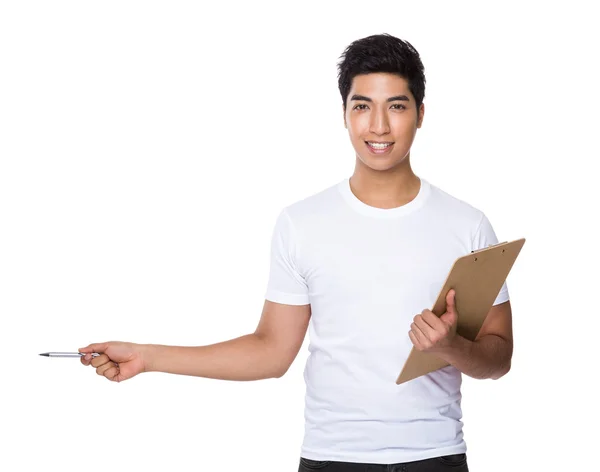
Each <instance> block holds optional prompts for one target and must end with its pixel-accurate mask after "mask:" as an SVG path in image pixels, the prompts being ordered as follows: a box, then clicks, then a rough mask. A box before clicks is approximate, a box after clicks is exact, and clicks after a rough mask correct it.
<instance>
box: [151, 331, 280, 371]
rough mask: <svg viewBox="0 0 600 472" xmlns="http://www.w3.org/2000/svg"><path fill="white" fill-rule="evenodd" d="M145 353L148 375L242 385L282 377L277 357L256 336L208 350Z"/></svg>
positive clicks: (171, 349)
mask: <svg viewBox="0 0 600 472" xmlns="http://www.w3.org/2000/svg"><path fill="white" fill-rule="evenodd" d="M143 351H144V353H143V357H144V363H145V365H146V372H166V373H170V374H180V375H192V376H196V377H206V378H211V379H221V380H239V381H242V380H260V379H268V378H274V377H280V376H281V373H280V369H279V368H278V367H279V366H278V362H277V361H278V359H277V356H276V355H275V353H274V352H273V350H272V349H271V348H270V345H269V344H268V343H267V342H266V341H265V340H264V339H263V338H261V337H259V336H258V335H256V334H247V335H245V336H240V337H239V338H235V339H230V340H228V341H223V342H220V343H216V344H211V345H207V346H163V345H159V344H145V345H144V349H143Z"/></svg>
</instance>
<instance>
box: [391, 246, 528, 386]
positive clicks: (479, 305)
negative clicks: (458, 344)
mask: <svg viewBox="0 0 600 472" xmlns="http://www.w3.org/2000/svg"><path fill="white" fill-rule="evenodd" d="M524 244H525V238H521V239H516V240H514V241H510V242H508V241H505V242H503V243H498V244H494V245H490V246H488V247H487V248H483V249H478V250H476V251H471V253H470V254H467V255H465V256H461V257H459V258H457V259H456V261H454V264H453V265H452V268H451V269H450V272H449V273H448V276H447V277H446V281H445V282H444V284H443V286H442V289H441V290H440V293H439V295H438V298H437V301H436V302H435V304H434V306H433V308H432V309H431V311H432V312H433V313H435V314H436V315H437V316H441V315H442V314H444V313H445V311H446V295H447V294H448V291H449V290H450V289H454V290H455V291H456V298H455V304H456V311H457V312H458V322H457V326H456V332H457V333H458V334H460V335H461V336H463V337H465V338H467V339H468V340H470V341H474V340H475V338H476V337H477V334H478V333H479V330H480V329H481V326H482V325H483V322H484V320H485V318H486V316H487V314H488V313H489V311H490V309H491V308H492V306H493V304H494V301H495V300H496V297H497V296H498V294H499V293H500V289H501V288H502V284H503V283H504V282H505V280H506V278H507V276H508V273H509V272H510V270H511V268H512V266H513V264H514V263H515V260H516V259H517V256H518V255H519V252H521V248H522V247H523V245H524ZM448 365H450V364H448V363H447V362H446V361H444V360H442V359H440V358H439V357H436V356H434V355H433V354H431V353H429V352H423V351H419V350H417V349H416V348H415V347H414V346H413V348H412V350H411V352H410V354H409V355H408V358H407V359H406V361H405V363H404V367H403V368H402V371H401V372H400V375H399V376H398V379H397V380H396V384H398V385H399V384H401V383H404V382H407V381H409V380H412V379H415V378H417V377H420V376H422V375H425V374H428V373H430V372H433V371H435V370H438V369H441V368H442V367H446V366H448Z"/></svg>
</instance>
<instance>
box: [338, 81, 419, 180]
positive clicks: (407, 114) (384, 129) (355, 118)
mask: <svg viewBox="0 0 600 472" xmlns="http://www.w3.org/2000/svg"><path fill="white" fill-rule="evenodd" d="M389 99H392V100H390V101H388V100H389ZM424 113H425V107H424V105H423V104H421V112H420V114H419V119H418V121H417V107H416V103H415V99H414V97H413V95H412V94H411V93H410V90H409V89H408V82H407V81H406V79H404V78H402V77H399V76H397V75H395V74H387V73H379V72H378V73H371V74H362V75H357V76H356V77H354V79H353V81H352V87H351V88H350V93H349V94H348V99H347V104H346V110H345V112H344V126H345V127H346V128H347V129H348V134H349V135H350V140H351V142H352V146H353V147H354V150H355V151H356V156H357V158H358V159H360V160H361V161H362V163H363V164H364V165H366V166H367V167H370V168H371V169H373V170H379V171H383V170H388V169H392V168H394V167H396V166H397V165H398V164H400V163H401V162H402V161H403V160H404V159H405V158H406V156H407V155H408V154H409V152H410V147H411V146H412V143H413V140H414V139H415V135H416V133H417V128H420V127H421V123H422V121H423V115H424ZM373 142H374V143H375V144H373V146H371V145H370V144H368V143H373ZM377 143H393V144H390V145H389V146H387V147H385V148H382V147H381V145H380V146H379V147H376V146H377Z"/></svg>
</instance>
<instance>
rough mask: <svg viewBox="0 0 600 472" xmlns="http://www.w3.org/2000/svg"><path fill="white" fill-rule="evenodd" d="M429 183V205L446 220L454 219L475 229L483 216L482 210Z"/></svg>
mask: <svg viewBox="0 0 600 472" xmlns="http://www.w3.org/2000/svg"><path fill="white" fill-rule="evenodd" d="M429 185H430V195H429V200H430V202H429V207H430V208H431V209H432V211H434V212H436V213H437V214H438V215H439V217H440V218H442V219H444V220H446V221H450V220H451V221H454V222H457V223H459V224H460V225H461V226H467V227H470V228H473V229H476V228H477V227H478V226H479V225H480V224H481V222H482V220H483V218H484V217H485V214H484V212H483V211H482V210H481V209H479V208H477V207H476V206H474V205H473V204H471V203H469V202H467V201H465V200H463V199H460V198H458V197H456V196H454V195H452V194H450V193H449V192H447V191H445V190H443V189H442V188H440V187H438V186H437V185H434V184H432V183H430V184H429Z"/></svg>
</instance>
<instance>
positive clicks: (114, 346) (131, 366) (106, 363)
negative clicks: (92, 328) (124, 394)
mask: <svg viewBox="0 0 600 472" xmlns="http://www.w3.org/2000/svg"><path fill="white" fill-rule="evenodd" d="M79 352H83V353H86V354H85V356H81V359H80V360H81V363H82V364H83V365H90V364H91V365H92V367H95V368H96V373H97V374H98V375H103V376H104V377H106V378H107V379H108V380H112V381H113V382H121V381H123V380H127V379H130V378H131V377H134V376H136V375H137V374H139V373H141V372H145V370H146V365H145V363H144V357H143V345H141V344H135V343H124V342H120V341H110V342H105V343H96V344H90V345H88V346H86V347H82V348H80V349H79ZM92 352H97V353H99V354H100V355H99V356H98V357H92V354H91V353H92Z"/></svg>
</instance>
